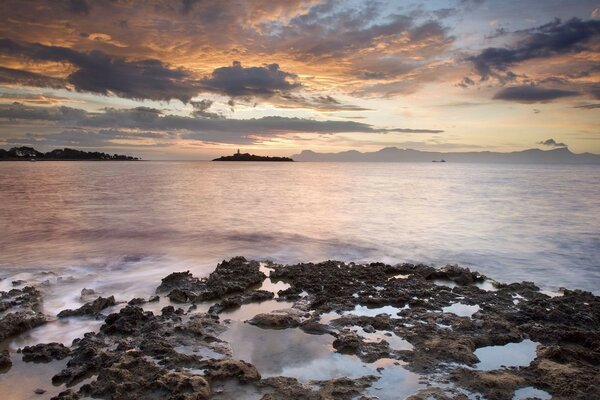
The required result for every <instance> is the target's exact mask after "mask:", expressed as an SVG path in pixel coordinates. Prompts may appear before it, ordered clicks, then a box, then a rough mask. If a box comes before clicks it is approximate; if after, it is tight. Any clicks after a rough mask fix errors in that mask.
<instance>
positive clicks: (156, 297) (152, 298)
mask: <svg viewBox="0 0 600 400" xmlns="http://www.w3.org/2000/svg"><path fill="white" fill-rule="evenodd" d="M159 300H160V297H159V296H151V297H150V298H149V299H148V303H155V302H157V301H159Z"/></svg>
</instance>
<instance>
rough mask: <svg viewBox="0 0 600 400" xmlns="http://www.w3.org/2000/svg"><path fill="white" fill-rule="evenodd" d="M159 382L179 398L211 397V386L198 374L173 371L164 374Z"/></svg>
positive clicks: (202, 398) (191, 399) (189, 399)
mask: <svg viewBox="0 0 600 400" xmlns="http://www.w3.org/2000/svg"><path fill="white" fill-rule="evenodd" d="M159 383H160V384H161V385H162V386H164V388H165V389H166V390H167V391H168V392H169V393H173V394H174V396H173V398H177V400H204V399H208V398H210V386H209V384H208V382H207V381H206V379H204V378H203V377H201V376H198V375H192V374H186V373H183V372H172V373H169V374H166V375H164V376H162V377H161V378H160V380H159Z"/></svg>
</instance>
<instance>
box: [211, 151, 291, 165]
mask: <svg viewBox="0 0 600 400" xmlns="http://www.w3.org/2000/svg"><path fill="white" fill-rule="evenodd" d="M213 161H286V162H289V161H294V160H293V159H291V158H289V157H269V156H257V155H255V154H250V153H240V150H239V149H238V151H237V153H235V154H233V155H231V156H222V157H219V158H215V159H214V160H213Z"/></svg>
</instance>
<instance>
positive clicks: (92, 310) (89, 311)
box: [58, 296, 117, 318]
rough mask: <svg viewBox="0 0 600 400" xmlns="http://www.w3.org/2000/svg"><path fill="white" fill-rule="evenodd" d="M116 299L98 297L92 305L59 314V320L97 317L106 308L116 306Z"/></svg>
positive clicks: (86, 304)
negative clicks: (76, 317)
mask: <svg viewBox="0 0 600 400" xmlns="http://www.w3.org/2000/svg"><path fill="white" fill-rule="evenodd" d="M116 304H117V303H116V301H115V297H114V296H110V297H108V298H104V297H98V298H97V299H96V300H94V301H93V302H91V303H85V304H84V305H82V306H81V307H79V308H78V309H76V310H70V309H68V310H62V311H61V312H59V313H58V318H66V317H75V316H78V317H81V316H96V315H98V314H100V311H102V310H104V309H105V308H108V307H111V306H114V305H116Z"/></svg>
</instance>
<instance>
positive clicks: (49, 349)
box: [20, 342, 71, 363]
mask: <svg viewBox="0 0 600 400" xmlns="http://www.w3.org/2000/svg"><path fill="white" fill-rule="evenodd" d="M20 352H21V353H22V354H23V361H25V362H44V363H47V362H50V361H52V360H62V359H63V358H66V357H67V356H68V355H69V354H70V353H71V351H70V350H69V348H68V347H65V346H64V345H63V344H62V343H56V342H52V343H40V344H36V345H34V346H25V347H24V348H23V349H21V350H20Z"/></svg>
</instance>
